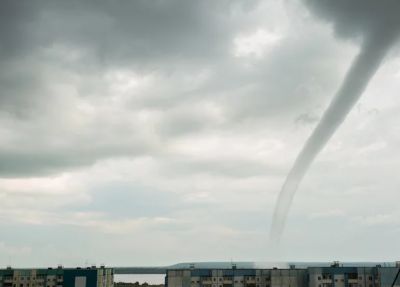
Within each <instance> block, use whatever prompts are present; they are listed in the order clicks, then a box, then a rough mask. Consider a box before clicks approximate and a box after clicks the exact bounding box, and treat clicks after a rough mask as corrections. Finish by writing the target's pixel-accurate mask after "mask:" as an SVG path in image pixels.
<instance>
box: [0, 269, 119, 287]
mask: <svg viewBox="0 0 400 287" xmlns="http://www.w3.org/2000/svg"><path fill="white" fill-rule="evenodd" d="M113 276H114V275H113V270H112V269H111V268H105V267H100V268H97V267H95V266H93V267H90V268H62V267H61V266H59V267H58V268H54V269H53V268H47V269H19V268H18V269H13V268H10V267H9V268H7V269H0V287H112V286H113V284H114V281H113Z"/></svg>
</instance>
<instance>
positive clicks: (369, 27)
mask: <svg viewBox="0 0 400 287" xmlns="http://www.w3.org/2000/svg"><path fill="white" fill-rule="evenodd" d="M304 2H305V3H306V5H307V6H308V7H309V8H310V10H311V11H312V12H314V13H315V14H316V15H318V16H319V17H321V18H324V19H326V20H328V21H329V22H332V23H333V25H334V27H335V32H336V33H337V35H339V36H341V37H349V38H351V39H353V40H354V38H360V37H370V36H371V35H372V34H374V33H376V32H377V31H379V33H382V34H386V33H388V35H389V36H390V31H391V30H393V29H395V30H398V27H399V24H400V18H399V17H398V11H399V9H400V3H399V1H396V0H382V1H374V0H355V1H346V0H338V1H329V0H305V1H304Z"/></svg>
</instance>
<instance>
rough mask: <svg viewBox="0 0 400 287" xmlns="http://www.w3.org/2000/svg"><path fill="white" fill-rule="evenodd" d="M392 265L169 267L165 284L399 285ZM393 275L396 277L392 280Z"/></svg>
mask: <svg viewBox="0 0 400 287" xmlns="http://www.w3.org/2000/svg"><path fill="white" fill-rule="evenodd" d="M399 270H400V264H398V265H397V266H396V267H382V266H380V265H377V266H374V267H364V266H359V267H357V266H352V267H350V266H346V267H344V266H340V265H339V264H338V263H334V264H332V265H331V266H324V267H315V266H314V267H302V268H296V267H295V266H290V268H283V269H282V268H272V269H237V268H236V267H235V266H233V267H232V268H231V269H206V268H201V269H196V268H194V267H193V268H189V269H171V270H167V276H166V279H165V283H166V285H167V287H392V284H393V283H394V286H396V287H400V276H398V274H399V273H400V271H399ZM396 278H397V280H395V279H396Z"/></svg>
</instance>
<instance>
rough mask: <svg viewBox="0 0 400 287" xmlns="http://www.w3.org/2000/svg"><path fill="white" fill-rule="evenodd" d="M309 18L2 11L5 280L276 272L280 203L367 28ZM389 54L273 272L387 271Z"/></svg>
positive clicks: (338, 137) (298, 9)
mask: <svg viewBox="0 0 400 287" xmlns="http://www.w3.org/2000/svg"><path fill="white" fill-rule="evenodd" d="M387 1H389V0H387ZM355 2H360V1H355ZM367 2H368V1H367ZM310 5H311V4H310ZM310 5H308V6H305V5H304V4H303V3H302V2H301V1H296V0H291V1H288V0H287V1H274V0H270V1H256V0H248V1H241V0H240V1H239V0H237V1H235V0H232V1H227V0H220V1H215V0H204V1H186V0H181V1H175V0H174V1H163V0H154V1H153V0H150V1H50V0H49V1H12V0H10V1H2V3H1V9H0V40H1V41H0V230H1V232H0V267H1V266H3V267H4V266H6V265H10V264H11V265H13V266H38V265H39V266H47V265H56V264H64V265H84V264H87V263H88V264H101V263H104V264H107V265H150V264H151V265H163V264H173V263H177V262H183V261H212V260H226V261H230V260H234V261H235V260H237V261H238V260H249V261H265V260H273V259H274V258H271V256H270V254H271V250H269V246H268V231H269V227H270V224H271V219H272V213H273V208H274V204H275V200H276V198H277V196H278V193H279V190H280V188H281V185H282V183H283V181H284V179H285V177H286V175H287V172H288V171H289V169H290V168H291V166H292V164H293V161H294V160H295V158H296V156H297V154H298V153H299V151H300V150H301V148H302V146H303V144H304V142H305V141H306V139H307V138H308V136H309V135H310V133H311V132H312V130H313V128H314V127H315V126H316V124H317V122H318V121H319V119H320V117H321V115H322V113H323V112H324V110H325V108H326V107H327V105H328V104H329V102H330V100H331V99H332V97H333V95H334V94H335V92H336V90H337V89H338V87H339V86H340V83H341V81H342V80H343V78H344V76H345V73H346V71H347V69H348V68H349V66H350V64H351V62H352V60H353V58H354V57H355V56H356V55H357V53H358V51H359V47H360V39H361V38H362V37H363V35H365V31H366V30H368V29H371V27H370V26H372V24H371V25H368V24H366V22H365V21H359V22H357V21H355V22H356V23H355V24H354V23H351V21H342V19H339V21H338V22H335V21H332V17H331V16H332V15H331V14H330V12H332V11H333V12H332V13H336V11H334V9H333V10H329V11H328V12H326V11H324V7H314V6H313V7H314V8H315V9H310ZM311 6H312V5H311ZM317 6H318V5H317ZM367 6H368V5H367ZM351 9H357V7H351ZM361 11H362V10H361ZM397 11H398V10H397ZM374 13H375V12H374ZM371 15H372V14H368V13H364V14H363V13H360V15H358V16H360V17H366V18H368V17H370V16H371ZM349 19H352V17H350V18H349ZM357 19H358V18H357ZM345 20H346V19H345ZM347 20H348V19H347ZM335 23H336V24H335ZM338 23H339V24H338ZM353 24H354V25H353ZM360 27H361V28H360ZM362 29H364V31H361V30H362ZM399 51H400V48H399V45H398V43H397V44H396V45H395V46H394V47H393V49H392V50H391V52H390V53H389V56H388V57H387V59H386V61H385V62H384V63H383V65H382V66H381V67H380V69H379V70H378V72H377V73H376V74H375V76H374V77H373V80H372V81H371V82H370V84H369V85H368V88H367V90H366V92H365V93H364V95H363V96H362V98H361V100H360V101H359V102H358V103H357V104H356V107H355V108H354V109H353V110H352V111H351V113H350V115H349V116H348V118H347V119H346V121H345V122H344V124H343V125H342V126H341V127H340V128H339V130H338V132H337V133H336V134H335V135H334V136H333V138H332V139H331V141H330V142H329V143H328V145H327V146H326V148H325V149H324V150H323V152H322V153H321V154H320V155H319V156H318V158H317V160H316V161H315V162H314V164H313V165H312V167H311V169H310V170H309V172H308V174H307V175H306V177H305V179H304V181H303V183H302V185H301V186H300V188H299V191H298V193H297V194H296V197H295V199H294V202H293V205H292V209H291V211H290V214H289V217H288V222H287V225H286V229H285V232H284V235H283V240H282V242H281V249H282V250H281V257H280V259H283V260H292V261H295V260H303V261H304V260H310V261H313V260H314V261H315V260H327V261H332V260H351V261H357V260H374V261H380V260H388V261H394V260H396V259H399V258H398V257H396V256H398V254H400V246H399V244H397V241H398V238H399V237H400V208H399V207H400V206H399V203H400V193H399V187H400V176H399V170H400V100H399V97H398V95H399V92H400V52H399Z"/></svg>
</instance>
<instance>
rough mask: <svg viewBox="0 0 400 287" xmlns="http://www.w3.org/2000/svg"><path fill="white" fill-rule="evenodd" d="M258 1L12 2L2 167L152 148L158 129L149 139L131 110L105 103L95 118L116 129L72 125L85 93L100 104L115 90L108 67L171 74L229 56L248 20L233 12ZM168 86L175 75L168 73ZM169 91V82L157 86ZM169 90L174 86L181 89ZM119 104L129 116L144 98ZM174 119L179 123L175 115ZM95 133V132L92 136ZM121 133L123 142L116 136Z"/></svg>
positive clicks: (22, 168) (1, 72)
mask: <svg viewBox="0 0 400 287" xmlns="http://www.w3.org/2000/svg"><path fill="white" fill-rule="evenodd" d="M256 3H257V1H248V2H246V3H241V1H235V2H232V1H218V2H216V1H198V2H188V1H111V2H109V1H85V2H82V1H5V2H3V3H2V7H1V9H0V10H1V12H0V13H1V15H0V16H1V17H0V37H1V43H0V61H1V67H0V87H1V90H0V116H1V121H2V123H1V124H2V129H3V130H4V133H5V135H7V136H8V137H6V136H4V137H3V138H2V140H1V141H0V159H1V164H0V173H1V174H3V175H6V176H17V175H24V174H46V173H52V172H56V171H60V170H63V168H64V167H65V168H71V167H74V166H81V165H88V164H92V163H94V162H95V161H96V160H97V159H101V158H107V157H119V156H121V155H128V156H130V155H135V154H138V153H142V152H143V151H144V150H148V147H149V146H152V145H153V144H154V141H153V140H155V141H157V139H156V138H157V136H155V137H154V139H153V140H151V141H152V142H148V141H146V140H144V141H143V138H141V135H140V134H142V132H139V131H138V129H140V130H141V129H142V128H141V127H140V126H136V125H134V124H133V125H132V124H130V123H129V119H128V120H126V119H125V120H124V119H122V118H121V119H120V122H118V120H115V119H112V117H113V115H108V116H109V117H110V118H109V119H107V118H105V117H106V115H104V114H100V113H101V112H97V111H96V116H95V117H94V118H93V119H91V120H99V122H97V125H102V130H103V131H108V132H104V133H98V132H97V127H96V125H93V124H91V123H90V125H85V124H79V125H78V126H74V124H71V119H73V118H74V117H76V116H79V111H78V110H76V105H78V104H80V102H79V101H80V99H83V100H84V101H85V103H87V104H88V106H89V108H90V106H92V108H93V109H95V110H96V105H97V103H98V101H99V100H100V98H109V99H111V98H112V96H113V92H112V91H107V89H109V87H108V86H107V84H105V83H104V75H105V74H106V73H108V71H109V70H113V69H116V70H118V69H122V70H123V69H128V70H129V69H132V70H134V71H135V72H140V73H143V74H147V73H157V74H158V75H167V76H168V74H169V73H171V72H173V71H174V70H176V69H179V70H185V73H191V72H196V69H197V68H198V65H199V66H201V65H209V64H210V63H213V62H215V61H214V60H213V59H216V58H224V57H225V58H226V57H227V56H228V53H227V51H228V50H229V47H230V45H231V40H232V37H233V33H234V32H235V31H236V29H237V25H239V24H240V23H239V22H237V21H236V20H235V19H234V18H233V17H232V14H234V13H236V12H237V11H242V12H243V11H247V10H248V11H251V10H252V9H253V8H255V7H256ZM52 53H53V54H52ZM54 53H55V54H54ZM71 55H72V56H71ZM74 57H75V58H74ZM70 58H71V59H70ZM167 79H168V77H167ZM177 82H179V79H177ZM111 84H112V82H111ZM163 85H165V87H166V86H168V83H167V82H165V81H164V82H163ZM64 87H65V88H66V89H65V88H64ZM164 90H165V89H163V88H162V87H161V88H160V90H158V91H157V93H159V94H163V93H165V92H164ZM169 90H170V91H171V92H170V93H168V94H169V95H172V94H174V93H176V91H177V90H176V88H173V89H171V88H169ZM60 91H61V93H60ZM168 94H167V95H168ZM145 96H146V95H145ZM100 101H101V100H100ZM110 101H111V100H110ZM120 108H121V110H120V111H119V112H122V113H125V115H126V116H127V118H129V116H128V113H129V112H131V113H132V115H134V114H137V113H138V112H140V111H141V110H142V109H143V108H145V107H143V106H141V103H140V102H139V103H138V102H134V104H133V106H132V107H129V106H128V107H126V108H124V107H120ZM158 108H159V109H161V110H162V109H164V106H163V105H162V104H161V106H160V107H158ZM97 113H99V114H97ZM175 118H176V117H175ZM177 120H179V117H178V118H177ZM115 121H117V123H115ZM127 121H128V123H126V122H127ZM168 121H169V122H171V123H174V122H176V120H175V119H174V117H172V118H171V119H169V120H168ZM29 125H31V129H29V127H28V128H27V126H29ZM116 125H117V127H116ZM194 125H195V126H193V124H189V125H187V124H183V125H181V127H179V128H178V127H177V129H183V131H186V130H187V129H191V128H196V127H197V124H196V123H194ZM21 126H23V128H21ZM38 126H39V127H40V128H39V131H36V133H35V130H37V127H38ZM73 129H75V130H73ZM166 129H167V130H168V128H166ZM149 133H151V132H149ZM172 133H174V132H173V131H172ZM88 135H89V136H93V137H92V138H90V139H86V137H87V136H88ZM116 137H119V141H113V140H110V138H114V139H115V138H116ZM28 138H29V139H28ZM27 141H30V144H29V145H27V144H26V143H27ZM60 142H61V144H60ZM138 142H139V144H138ZM144 146H145V147H144Z"/></svg>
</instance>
